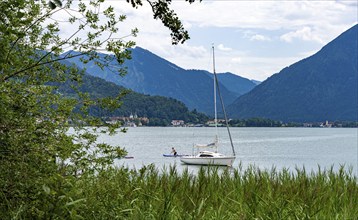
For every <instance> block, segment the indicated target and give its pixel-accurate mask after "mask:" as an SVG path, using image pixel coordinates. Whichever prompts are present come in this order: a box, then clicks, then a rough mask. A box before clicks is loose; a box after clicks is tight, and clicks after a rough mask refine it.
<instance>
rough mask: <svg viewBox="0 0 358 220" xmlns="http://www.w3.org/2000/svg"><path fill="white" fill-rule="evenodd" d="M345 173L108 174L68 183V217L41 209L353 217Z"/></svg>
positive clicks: (352, 188) (132, 214) (154, 215)
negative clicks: (70, 186)
mask: <svg viewBox="0 0 358 220" xmlns="http://www.w3.org/2000/svg"><path fill="white" fill-rule="evenodd" d="M345 170H346V169H345V168H344V167H341V168H340V169H339V171H338V172H336V171H333V168H332V169H329V170H321V169H319V171H317V172H316V173H308V172H307V171H306V170H305V169H296V170H295V171H294V172H291V171H289V170H287V169H283V170H281V171H277V170H276V169H275V168H272V169H271V170H264V171H262V170H259V169H256V168H255V167H250V168H248V169H247V170H242V169H241V168H239V169H230V168H224V169H219V168H217V167H216V168H214V167H201V169H200V171H198V173H197V174H191V173H189V172H188V170H186V171H184V172H183V173H178V172H177V170H176V168H175V167H169V169H165V168H164V170H161V171H158V169H156V168H155V167H154V166H152V165H149V166H146V167H143V168H141V169H139V170H128V169H126V168H122V169H111V170H106V171H101V172H100V173H99V174H98V176H96V177H94V176H90V177H87V178H86V179H84V180H83V181H77V182H74V181H73V182H72V184H73V187H72V188H71V190H69V192H68V194H69V195H70V196H71V200H70V201H66V202H65V201H63V204H64V205H65V206H66V207H69V208H70V207H71V212H64V210H56V209H52V208H51V207H49V206H46V207H44V212H45V213H51V217H53V218H82V219H331V218H332V217H334V218H337V219H355V217H356V216H357V215H358V206H357V204H358V197H357V196H356V195H357V194H358V185H357V179H356V178H355V177H353V175H352V173H350V172H347V171H345ZM21 217H24V218H26V217H27V216H26V215H23V216H21Z"/></svg>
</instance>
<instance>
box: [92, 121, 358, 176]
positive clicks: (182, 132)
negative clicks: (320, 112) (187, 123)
mask: <svg viewBox="0 0 358 220" xmlns="http://www.w3.org/2000/svg"><path fill="white" fill-rule="evenodd" d="M218 130H219V142H220V145H219V146H220V148H219V152H221V153H224V154H231V146H230V141H229V137H228V134H227V130H226V128H218ZM230 131H231V135H232V139H233V142H234V146H235V151H236V161H235V163H234V165H233V167H234V168H236V167H238V166H239V164H240V163H241V166H242V167H243V168H247V167H249V166H251V165H254V166H256V167H258V168H260V169H271V168H272V167H276V169H278V170H280V169H282V168H288V169H290V170H292V171H293V170H294V169H295V168H296V167H298V168H303V167H305V169H306V170H307V171H317V170H318V166H320V167H321V169H322V168H326V169H329V168H331V166H333V168H334V170H337V169H338V168H339V167H340V165H345V167H346V168H347V169H348V167H352V168H353V173H354V174H355V175H357V173H358V169H357V167H358V144H357V143H358V129H357V128H230ZM214 135H215V128H208V127H200V128H184V127H179V128H176V127H136V128H128V131H127V133H118V134H116V135H114V136H108V135H101V136H100V137H99V141H100V142H106V143H109V144H113V145H119V146H121V147H123V148H125V149H126V150H127V151H128V156H133V157H134V159H121V160H117V161H116V165H117V166H126V167H129V168H136V169H139V168H141V167H142V166H143V165H149V164H154V165H155V166H156V167H157V168H159V169H162V168H163V167H164V166H165V167H169V166H170V165H175V166H176V167H177V169H178V170H183V169H185V168H188V169H189V171H197V170H198V169H199V166H193V165H189V166H188V165H184V164H182V163H181V162H180V159H179V158H166V157H163V154H169V153H170V151H171V148H172V147H175V149H176V150H177V152H178V153H179V154H192V152H193V145H194V144H195V143H202V144H207V143H210V142H212V141H213V139H214Z"/></svg>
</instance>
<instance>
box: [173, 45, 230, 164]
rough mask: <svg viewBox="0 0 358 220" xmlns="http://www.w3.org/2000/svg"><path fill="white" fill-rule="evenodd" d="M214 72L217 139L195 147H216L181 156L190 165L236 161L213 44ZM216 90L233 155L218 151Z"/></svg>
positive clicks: (181, 159)
mask: <svg viewBox="0 0 358 220" xmlns="http://www.w3.org/2000/svg"><path fill="white" fill-rule="evenodd" d="M212 49H213V72H214V77H213V79H214V111H215V112H214V113H215V114H214V115H215V119H214V125H215V128H216V129H215V130H216V136H215V140H214V142H213V143H210V144H206V145H196V146H194V147H196V148H197V149H199V148H203V147H205V148H214V151H206V150H205V151H200V152H199V153H197V154H196V155H192V156H183V157H180V161H181V162H183V163H185V164H189V165H220V166H232V164H233V163H234V161H235V158H236V156H235V149H234V145H233V143H232V138H231V133H230V129H229V125H228V120H227V116H226V111H225V107H224V103H223V100H222V97H221V94H220V89H219V82H218V79H217V75H216V72H215V53H214V46H213V48H212ZM216 91H217V92H218V94H219V97H220V101H221V106H222V108H223V113H224V116H225V122H226V128H227V131H228V134H229V138H230V143H231V150H232V156H231V155H224V154H221V153H218V129H217V127H218V120H217V109H216Z"/></svg>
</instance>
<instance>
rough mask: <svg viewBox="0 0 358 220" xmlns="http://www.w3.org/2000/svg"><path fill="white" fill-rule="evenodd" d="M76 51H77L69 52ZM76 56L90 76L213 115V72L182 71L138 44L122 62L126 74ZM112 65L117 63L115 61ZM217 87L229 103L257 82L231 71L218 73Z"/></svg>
mask: <svg viewBox="0 0 358 220" xmlns="http://www.w3.org/2000/svg"><path fill="white" fill-rule="evenodd" d="M71 53H73V54H75V53H76V52H71ZM80 58H81V57H76V58H73V59H71V60H70V61H71V62H73V63H75V64H76V65H77V66H79V67H80V68H86V72H87V73H88V74H90V75H93V76H96V77H100V78H103V79H105V80H107V81H109V82H114V83H115V84H117V85H121V86H123V87H125V88H129V89H132V90H134V91H136V92H139V93H143V94H149V95H160V96H165V97H171V98H174V99H177V100H180V101H181V102H183V103H184V104H185V105H186V106H187V107H188V108H189V109H190V110H193V109H196V110H198V111H199V112H204V113H206V114H210V115H212V114H213V113H214V112H213V98H212V96H213V80H212V74H211V73H209V72H208V71H204V70H185V69H183V68H181V67H179V66H177V65H175V64H173V63H171V62H169V61H167V60H165V59H163V58H161V57H159V56H157V55H155V54H153V53H152V52H150V51H148V50H145V49H143V48H140V47H136V48H134V49H133V50H132V59H131V60H127V61H126V62H125V64H124V66H125V67H127V72H128V73H127V75H126V76H125V77H120V76H119V75H118V74H113V73H112V72H110V71H108V70H107V69H103V70H102V69H100V68H99V67H97V66H96V65H94V63H93V62H92V61H90V62H88V63H87V64H86V65H84V64H83V63H82V62H81V61H80ZM111 65H112V66H116V65H117V66H118V64H116V63H115V62H113V63H112V64H111ZM219 81H220V84H221V85H220V88H221V93H222V95H223V98H224V100H225V104H231V103H232V102H233V101H234V100H235V99H236V98H237V97H239V96H240V95H242V94H244V93H246V92H248V91H250V90H251V89H252V88H254V87H255V86H256V85H255V83H253V82H251V81H250V80H248V79H245V78H242V77H239V76H237V75H234V74H231V73H224V74H219Z"/></svg>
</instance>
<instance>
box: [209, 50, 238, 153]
mask: <svg viewBox="0 0 358 220" xmlns="http://www.w3.org/2000/svg"><path fill="white" fill-rule="evenodd" d="M213 53H214V46H213ZM214 77H215V83H216V88H217V90H218V94H219V98H220V102H221V107H222V110H223V112H224V117H225V123H226V129H227V131H228V133H229V138H230V144H231V148H232V153H233V155H234V156H236V153H235V148H234V144H233V142H232V137H231V133H230V129H229V123H228V120H227V115H226V110H225V106H224V101H223V98H222V96H221V92H220V87H219V82H218V77H217V74H216V72H215V71H214Z"/></svg>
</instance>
